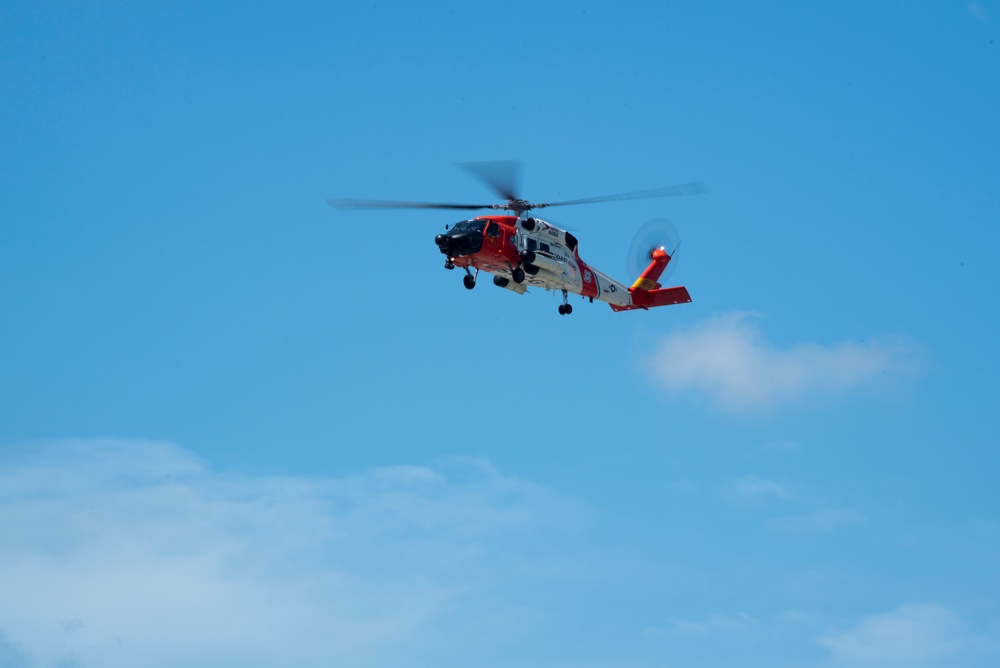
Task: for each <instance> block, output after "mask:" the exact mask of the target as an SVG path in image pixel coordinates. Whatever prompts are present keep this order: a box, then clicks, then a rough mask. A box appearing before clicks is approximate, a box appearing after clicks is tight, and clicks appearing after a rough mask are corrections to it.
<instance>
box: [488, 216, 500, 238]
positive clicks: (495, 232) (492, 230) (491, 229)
mask: <svg viewBox="0 0 1000 668" xmlns="http://www.w3.org/2000/svg"><path fill="white" fill-rule="evenodd" d="M486 234H488V235H490V236H491V237H498V236H500V226H499V225H497V223H496V221H493V220H491V221H489V222H487V223H486Z"/></svg>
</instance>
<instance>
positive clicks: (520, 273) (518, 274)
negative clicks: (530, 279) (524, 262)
mask: <svg viewBox="0 0 1000 668" xmlns="http://www.w3.org/2000/svg"><path fill="white" fill-rule="evenodd" d="M510 277H511V278H513V279H514V282H515V283H524V269H521V268H520V267H518V268H517V269H515V270H514V271H512V272H510Z"/></svg>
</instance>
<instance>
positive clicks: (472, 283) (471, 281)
mask: <svg viewBox="0 0 1000 668" xmlns="http://www.w3.org/2000/svg"><path fill="white" fill-rule="evenodd" d="M462 283H464V284H465V288H466V290H471V289H472V288H474V287H476V277H475V276H473V275H472V274H466V275H465V276H463V277H462Z"/></svg>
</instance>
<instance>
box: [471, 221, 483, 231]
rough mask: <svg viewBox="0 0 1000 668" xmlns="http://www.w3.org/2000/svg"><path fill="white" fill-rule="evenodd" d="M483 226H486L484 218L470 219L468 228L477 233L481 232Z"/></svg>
mask: <svg viewBox="0 0 1000 668" xmlns="http://www.w3.org/2000/svg"><path fill="white" fill-rule="evenodd" d="M485 227H486V221H485V220H470V221H469V230H471V231H472V232H478V233H479V234H482V233H483V229H484V228H485Z"/></svg>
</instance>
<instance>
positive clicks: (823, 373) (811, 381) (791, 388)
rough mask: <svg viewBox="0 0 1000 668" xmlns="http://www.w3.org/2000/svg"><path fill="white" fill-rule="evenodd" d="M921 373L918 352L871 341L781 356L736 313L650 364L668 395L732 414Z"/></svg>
mask: <svg viewBox="0 0 1000 668" xmlns="http://www.w3.org/2000/svg"><path fill="white" fill-rule="evenodd" d="M916 367H917V364H916V361H915V356H914V351H913V349H912V347H910V346H907V345H904V344H902V343H900V342H893V341H881V340H869V341H867V342H864V343H855V342H843V343H838V344H835V345H831V346H824V345H821V344H818V343H812V342H810V343H799V344H796V345H794V346H792V347H790V348H785V349H781V348H777V347H775V346H773V345H771V344H770V343H768V342H767V341H765V340H764V337H763V335H762V334H761V331H760V328H759V327H758V326H757V324H756V318H755V316H754V315H753V314H750V313H733V314H730V315H726V316H719V317H715V318H711V319H709V320H707V321H704V322H702V323H701V324H700V325H699V326H697V327H695V328H693V329H690V330H687V331H682V332H678V333H676V334H673V335H671V336H668V337H667V338H666V339H664V340H663V341H662V342H661V343H660V345H659V347H658V350H657V351H656V353H655V354H654V355H653V356H652V357H651V358H650V359H649V368H650V370H651V371H652V373H653V376H654V378H655V379H656V380H657V381H658V382H659V383H660V384H661V385H662V386H663V387H664V388H665V389H667V390H668V391H669V392H672V393H680V392H690V391H695V392H700V393H702V394H705V395H707V396H708V397H709V398H710V399H711V400H712V401H714V402H715V403H716V404H717V405H718V406H719V407H721V408H723V409H727V410H751V409H761V408H771V407H774V406H777V405H779V404H785V403H790V402H794V401H798V400H801V399H802V398H804V397H807V396H810V395H830V394H836V393H840V392H845V391H847V390H850V389H853V388H855V387H858V386H861V385H865V384H868V383H871V382H872V381H875V380H877V379H879V378H882V377H884V376H892V377H894V376H898V375H900V374H905V373H908V372H912V371H913V370H915V369H916Z"/></svg>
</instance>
